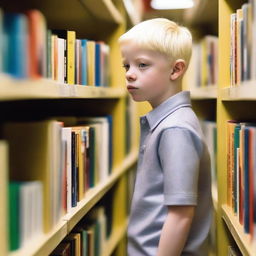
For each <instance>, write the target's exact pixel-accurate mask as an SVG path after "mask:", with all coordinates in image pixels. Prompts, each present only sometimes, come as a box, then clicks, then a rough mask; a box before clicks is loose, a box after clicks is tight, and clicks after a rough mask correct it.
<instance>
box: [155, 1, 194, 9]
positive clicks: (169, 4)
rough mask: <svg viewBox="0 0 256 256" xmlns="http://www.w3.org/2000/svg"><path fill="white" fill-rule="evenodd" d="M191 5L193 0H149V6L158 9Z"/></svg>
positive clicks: (188, 6) (183, 7)
mask: <svg viewBox="0 0 256 256" xmlns="http://www.w3.org/2000/svg"><path fill="white" fill-rule="evenodd" d="M193 5H194V3H193V0H151V7H152V8H153V9H158V10H166V9H187V8H191V7H193Z"/></svg>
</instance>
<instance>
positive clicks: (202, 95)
mask: <svg viewBox="0 0 256 256" xmlns="http://www.w3.org/2000/svg"><path fill="white" fill-rule="evenodd" d="M190 94H191V99H192V100H204V99H217V86H215V85H209V86H205V87H201V88H193V89H190Z"/></svg>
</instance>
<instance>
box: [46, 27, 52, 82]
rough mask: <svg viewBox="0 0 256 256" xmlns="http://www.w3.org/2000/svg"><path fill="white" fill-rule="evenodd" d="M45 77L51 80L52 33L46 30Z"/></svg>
mask: <svg viewBox="0 0 256 256" xmlns="http://www.w3.org/2000/svg"><path fill="white" fill-rule="evenodd" d="M46 40H47V41H46V52H47V55H46V77H47V78H52V63H53V59H52V31H51V30H50V29H48V30H47V39H46Z"/></svg>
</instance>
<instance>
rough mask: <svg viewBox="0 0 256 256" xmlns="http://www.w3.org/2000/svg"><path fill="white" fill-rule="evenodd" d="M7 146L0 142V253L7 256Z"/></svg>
mask: <svg viewBox="0 0 256 256" xmlns="http://www.w3.org/2000/svg"><path fill="white" fill-rule="evenodd" d="M7 151H8V146H7V143H6V142H4V141H0V170H1V171H0V202H1V207H0V237H1V240H2V241H1V243H0V252H1V253H3V255H7V238H8V233H7V223H8V221H7V175H8V152H7Z"/></svg>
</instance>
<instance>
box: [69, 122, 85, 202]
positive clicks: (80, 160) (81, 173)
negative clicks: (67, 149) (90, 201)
mask: <svg viewBox="0 0 256 256" xmlns="http://www.w3.org/2000/svg"><path fill="white" fill-rule="evenodd" d="M85 129H86V128H85V127H80V126H77V127H72V131H74V132H75V133H76V138H77V143H76V152H77V154H76V162H77V164H78V200H79V201H81V200H82V199H83V198H84V194H85V187H86V184H85V183H86V166H85V164H84V163H85V157H86V151H85V144H84V139H83V136H84V131H85Z"/></svg>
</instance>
